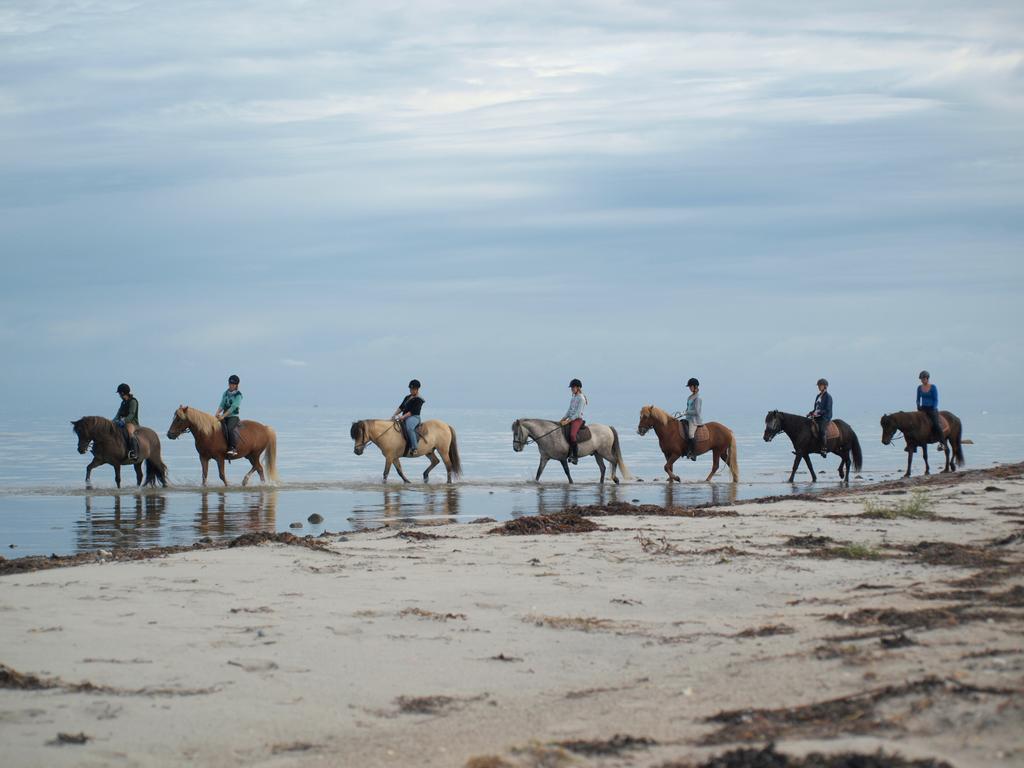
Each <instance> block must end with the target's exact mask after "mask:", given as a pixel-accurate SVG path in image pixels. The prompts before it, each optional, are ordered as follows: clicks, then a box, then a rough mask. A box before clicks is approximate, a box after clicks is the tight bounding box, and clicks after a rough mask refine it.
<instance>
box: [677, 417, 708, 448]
mask: <svg viewBox="0 0 1024 768" xmlns="http://www.w3.org/2000/svg"><path fill="white" fill-rule="evenodd" d="M679 434H680V435H682V436H683V439H685V438H686V435H685V434H684V433H683V424H682V422H680V423H679ZM710 442H711V432H710V431H709V430H708V428H707V425H705V424H701V425H700V426H699V427H697V428H696V429H695V430H694V431H693V444H694V446H695V447H696V448H697V453H704V451H706V450H707V445H708V443H710Z"/></svg>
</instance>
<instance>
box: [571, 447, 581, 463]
mask: <svg viewBox="0 0 1024 768" xmlns="http://www.w3.org/2000/svg"><path fill="white" fill-rule="evenodd" d="M569 461H571V462H572V463H573V464H579V463H580V444H579V443H573V444H572V451H571V452H570V455H569Z"/></svg>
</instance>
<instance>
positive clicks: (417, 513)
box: [348, 485, 461, 528]
mask: <svg viewBox="0 0 1024 768" xmlns="http://www.w3.org/2000/svg"><path fill="white" fill-rule="evenodd" d="M460 508H461V490H460V489H459V487H458V486H455V485H453V486H444V487H433V488H425V489H416V490H412V489H405V488H385V489H384V490H383V491H381V503H380V504H377V503H376V501H375V500H374V501H369V502H365V503H360V504H356V505H354V506H353V507H352V515H351V517H349V518H348V519H349V521H350V522H351V523H352V524H353V525H354V526H355V527H357V528H365V527H367V526H371V525H379V524H380V523H382V522H403V523H411V522H415V521H416V520H417V519H422V518H425V517H428V518H450V520H449V522H453V523H454V522H456V518H458V516H459V510H460Z"/></svg>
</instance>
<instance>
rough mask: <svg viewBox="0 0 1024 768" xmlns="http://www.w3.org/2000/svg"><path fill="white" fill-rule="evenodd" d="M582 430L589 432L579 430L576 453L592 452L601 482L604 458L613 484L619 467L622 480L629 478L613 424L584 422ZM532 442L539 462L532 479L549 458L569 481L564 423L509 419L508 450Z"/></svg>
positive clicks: (538, 476)
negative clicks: (609, 465)
mask: <svg viewBox="0 0 1024 768" xmlns="http://www.w3.org/2000/svg"><path fill="white" fill-rule="evenodd" d="M583 429H584V430H590V432H589V436H588V435H587V433H585V432H583V431H582V430H581V432H580V438H581V439H580V440H579V443H578V447H579V456H580V457H581V458H582V457H583V456H590V455H593V457H594V460H595V461H596V462H597V466H598V468H599V469H600V470H601V482H602V483H603V482H604V473H605V468H604V463H605V462H606V461H607V462H609V463H610V464H611V465H612V482H613V483H615V484H616V485H617V484H618V482H619V478H618V477H616V475H615V473H616V471H617V470H621V471H622V477H623V478H624V479H626V480H630V479H632V475H630V473H629V470H628V469H627V468H626V462H625V461H623V460H622V449H621V448H620V447H619V433H618V432H616V431H615V427H609V426H606V425H604V424H587V425H586V426H585V427H584V428H583ZM531 442H532V443H536V444H537V450H538V451H539V452H540V466H538V467H537V477H536V478H534V479H535V481H537V482H539V481H540V475H541V473H542V472H543V471H544V467H545V466H547V463H548V461H550V460H551V459H555V460H557V461H558V462H559V463H560V464H561V465H562V469H563V470H565V476H566V477H567V478H569V482H570V483H572V475H570V474H569V463H568V461H569V450H570V446H569V441H568V440H567V439H566V437H565V429H564V427H563V426H562V425H561V424H560V423H559V422H557V421H550V420H548V419H516V420H515V421H514V422H513V423H512V450H513V451H515V452H516V453H519V452H521V451H522V450H523V449H524V448H525V447H526V446H527V445H528V444H529V443H531Z"/></svg>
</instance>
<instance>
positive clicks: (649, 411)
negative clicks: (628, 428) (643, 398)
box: [636, 405, 655, 435]
mask: <svg viewBox="0 0 1024 768" xmlns="http://www.w3.org/2000/svg"><path fill="white" fill-rule="evenodd" d="M654 423H655V422H654V406H653V405H645V406H644V407H643V408H641V409H640V423H639V424H637V425H636V432H637V434H638V435H646V434H647V432H648V431H649V430H651V429H652V428H653V427H654Z"/></svg>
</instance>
